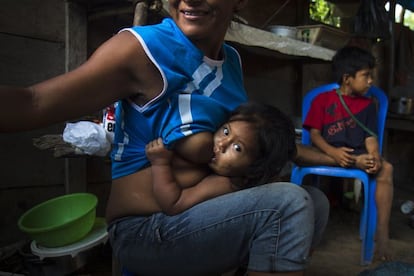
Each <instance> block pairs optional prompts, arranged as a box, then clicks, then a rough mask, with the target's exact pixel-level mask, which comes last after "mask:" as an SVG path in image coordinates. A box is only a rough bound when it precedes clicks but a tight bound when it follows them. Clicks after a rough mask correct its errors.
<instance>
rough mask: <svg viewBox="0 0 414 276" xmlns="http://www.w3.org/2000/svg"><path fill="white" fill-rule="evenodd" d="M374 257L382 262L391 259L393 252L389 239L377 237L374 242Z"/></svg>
mask: <svg viewBox="0 0 414 276" xmlns="http://www.w3.org/2000/svg"><path fill="white" fill-rule="evenodd" d="M375 254H376V257H377V259H378V260H380V261H382V262H389V261H392V259H393V252H392V249H391V247H390V245H389V239H378V240H377V242H376V253H375Z"/></svg>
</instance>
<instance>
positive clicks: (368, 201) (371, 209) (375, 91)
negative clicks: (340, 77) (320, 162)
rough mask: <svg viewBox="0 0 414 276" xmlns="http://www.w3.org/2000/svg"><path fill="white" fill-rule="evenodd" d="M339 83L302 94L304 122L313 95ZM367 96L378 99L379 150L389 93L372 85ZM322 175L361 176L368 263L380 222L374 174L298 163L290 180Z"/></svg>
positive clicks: (364, 260) (304, 137)
mask: <svg viewBox="0 0 414 276" xmlns="http://www.w3.org/2000/svg"><path fill="white" fill-rule="evenodd" d="M338 87H339V85H338V84H337V83H331V84H326V85H322V86H320V87H317V88H315V89H312V90H310V91H309V92H308V93H307V94H306V95H305V96H304V98H303V102H302V122H303V121H304V120H305V118H306V115H307V114H308V112H309V109H310V106H311V103H312V101H313V99H314V98H315V97H316V96H317V95H318V94H320V93H322V92H326V91H329V90H332V89H335V88H338ZM366 95H367V96H373V97H375V98H376V99H377V102H378V112H377V115H378V120H377V122H378V143H379V150H380V153H381V152H382V144H383V140H384V127H385V121H386V116H387V109H388V97H387V96H386V94H385V93H384V91H382V90H381V89H379V88H378V87H375V86H371V88H370V89H369V90H368V92H367V94H366ZM302 144H303V145H311V140H310V133H309V131H307V130H306V129H303V130H302ZM309 174H311V175H322V176H333V177H344V178H357V179H360V180H361V182H362V184H363V188H364V204H363V209H362V214H361V218H360V230H359V231H360V237H361V240H362V246H361V265H368V264H370V263H371V262H372V259H373V256H374V237H375V230H376V225H377V207H376V203H375V189H376V180H375V177H372V176H371V175H369V174H367V173H366V172H364V171H362V170H359V169H354V168H342V167H333V166H309V167H299V166H296V165H294V166H293V168H292V174H291V182H292V183H295V184H298V185H301V184H302V181H303V178H304V177H305V176H306V175H309Z"/></svg>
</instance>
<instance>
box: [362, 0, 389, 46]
mask: <svg viewBox="0 0 414 276" xmlns="http://www.w3.org/2000/svg"><path fill="white" fill-rule="evenodd" d="M389 22H390V20H389V16H388V13H387V11H386V10H385V7H384V1H383V0H362V1H361V4H360V6H359V9H358V12H357V14H356V16H355V21H354V34H356V35H359V36H363V37H367V38H373V39H376V38H381V39H386V38H389V37H390V28H389Z"/></svg>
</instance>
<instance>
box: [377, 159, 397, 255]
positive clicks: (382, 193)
mask: <svg viewBox="0 0 414 276" xmlns="http://www.w3.org/2000/svg"><path fill="white" fill-rule="evenodd" d="M392 176H393V166H392V165H391V164H390V163H388V162H387V161H385V160H383V162H382V168H381V170H380V171H379V173H378V175H377V188H376V193H375V200H376V204H377V210H378V212H377V214H378V218H377V233H376V234H377V235H376V238H377V239H376V253H377V256H378V258H380V259H381V260H384V261H388V260H390V259H392V252H391V248H390V245H389V223H390V213H391V206H392V199H393V181H392Z"/></svg>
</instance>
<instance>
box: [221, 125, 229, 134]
mask: <svg viewBox="0 0 414 276" xmlns="http://www.w3.org/2000/svg"><path fill="white" fill-rule="evenodd" d="M229 133H230V131H229V128H228V127H226V126H224V127H223V134H224V135H226V136H227V135H229Z"/></svg>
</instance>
